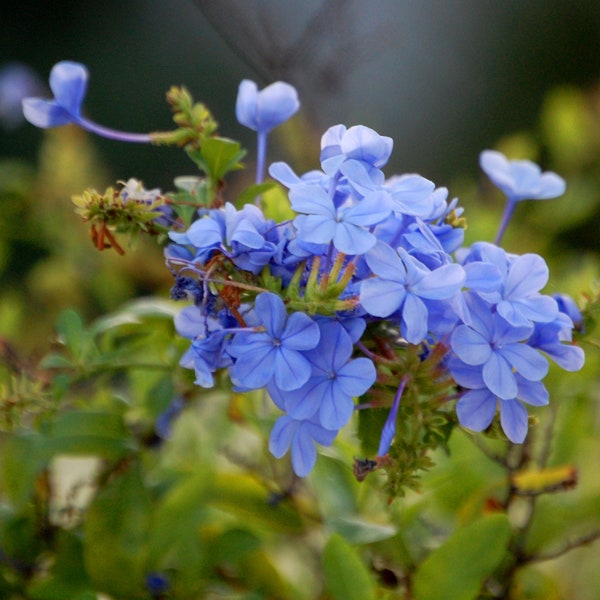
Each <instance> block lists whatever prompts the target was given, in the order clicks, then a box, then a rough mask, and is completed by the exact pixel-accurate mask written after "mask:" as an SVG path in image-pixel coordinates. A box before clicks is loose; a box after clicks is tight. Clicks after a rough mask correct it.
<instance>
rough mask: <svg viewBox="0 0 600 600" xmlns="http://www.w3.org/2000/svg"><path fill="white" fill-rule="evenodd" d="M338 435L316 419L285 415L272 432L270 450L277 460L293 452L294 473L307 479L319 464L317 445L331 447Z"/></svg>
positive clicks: (280, 418)
mask: <svg viewBox="0 0 600 600" xmlns="http://www.w3.org/2000/svg"><path fill="white" fill-rule="evenodd" d="M337 433H338V432H337V431H333V430H330V429H325V428H324V427H322V426H321V425H320V424H319V423H318V422H317V421H315V420H314V419H307V420H302V419H294V418H293V417H290V416H289V415H283V416H281V417H279V419H278V420H277V421H276V423H275V425H274V426H273V429H272V430H271V436H270V438H269V450H270V451H271V454H273V456H274V457H275V458H281V457H282V456H284V455H285V454H286V453H287V452H288V450H291V454H292V467H293V469H294V473H296V475H298V477H306V476H307V475H308V474H309V473H310V472H311V471H312V469H313V467H314V466H315V463H316V462H317V449H316V447H315V443H317V444H321V445H322V446H331V444H332V443H333V440H334V439H335V438H336V435H337Z"/></svg>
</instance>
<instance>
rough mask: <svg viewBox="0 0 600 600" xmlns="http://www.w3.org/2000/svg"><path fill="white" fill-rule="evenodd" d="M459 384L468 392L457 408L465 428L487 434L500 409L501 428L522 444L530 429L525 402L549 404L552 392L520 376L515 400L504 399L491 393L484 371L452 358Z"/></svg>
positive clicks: (455, 376)
mask: <svg viewBox="0 0 600 600" xmlns="http://www.w3.org/2000/svg"><path fill="white" fill-rule="evenodd" d="M448 366H449V369H450V371H451V373H452V376H453V377H454V380H455V381H456V383H458V384H459V385H460V386H462V387H465V388H467V389H468V390H469V391H467V392H465V393H464V394H463V395H462V396H461V398H460V399H459V401H458V402H457V404H456V414H457V416H458V420H459V422H460V424H461V425H462V426H463V427H467V428H468V429H471V430H473V431H483V430H484V429H486V428H487V427H489V425H490V424H491V422H492V421H493V419H494V416H495V414H496V409H497V408H498V407H499V408H500V424H501V426H502V430H503V431H504V433H505V434H506V436H507V437H508V439H509V440H510V441H511V442H514V443H516V444H520V443H522V442H523V441H524V440H525V437H526V436H527V429H528V415H527V410H526V408H525V407H524V406H523V404H522V403H523V402H525V403H526V404H529V405H531V406H545V405H546V404H548V399H549V395H548V391H547V390H546V388H545V387H544V385H543V384H542V383H541V382H539V381H529V380H527V379H525V378H524V377H522V376H521V375H519V374H517V375H516V376H515V380H516V384H517V388H516V393H515V397H514V398H507V399H501V398H498V396H496V394H494V393H493V392H491V391H490V390H489V389H488V387H487V385H486V383H485V381H484V379H483V377H482V373H481V370H480V369H479V368H477V367H476V366H472V365H467V364H465V363H464V362H462V361H460V360H457V359H456V358H452V359H451V360H450V361H449V363H448Z"/></svg>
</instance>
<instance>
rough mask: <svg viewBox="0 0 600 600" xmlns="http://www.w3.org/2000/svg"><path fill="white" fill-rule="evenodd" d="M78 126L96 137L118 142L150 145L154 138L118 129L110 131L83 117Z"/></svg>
mask: <svg viewBox="0 0 600 600" xmlns="http://www.w3.org/2000/svg"><path fill="white" fill-rule="evenodd" d="M77 124H78V125H79V126H80V127H82V128H83V129H86V130H87V131H91V132H92V133H95V134H96V135H99V136H101V137H105V138H108V139H110V140H116V141H118V142H134V143H138V144H149V143H151V141H152V137H151V136H150V134H148V133H129V132H127V131H117V130H116V129H110V128H108V127H103V126H102V125H98V124H97V123H94V122H93V121H89V120H88V119H84V118H83V117H82V118H80V119H79V120H78V121H77Z"/></svg>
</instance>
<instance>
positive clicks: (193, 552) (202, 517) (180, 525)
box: [148, 469, 212, 571]
mask: <svg viewBox="0 0 600 600" xmlns="http://www.w3.org/2000/svg"><path fill="white" fill-rule="evenodd" d="M211 476H212V473H211V472H210V470H209V469H205V470H202V471H199V472H197V473H194V474H192V475H186V476H184V477H183V478H182V480H181V482H177V483H175V484H174V485H173V486H172V487H171V489H170V490H169V492H168V493H167V494H166V495H165V496H164V498H162V499H161V501H160V502H159V504H158V506H157V507H156V509H155V511H154V514H153V516H152V527H151V530H150V537H149V542H148V563H149V565H150V566H151V568H153V569H157V570H161V569H169V568H176V569H177V570H181V571H193V570H196V571H197V570H198V569H199V568H200V566H201V563H202V558H203V552H204V549H203V548H202V547H201V540H200V528H201V526H202V525H203V524H205V523H206V522H207V518H206V513H207V509H206V504H207V497H208V495H209V494H210V479H211Z"/></svg>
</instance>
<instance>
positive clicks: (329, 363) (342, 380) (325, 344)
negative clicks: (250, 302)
mask: <svg viewBox="0 0 600 600" xmlns="http://www.w3.org/2000/svg"><path fill="white" fill-rule="evenodd" d="M319 329H320V331H321V338H320V341H319V344H318V345H317V346H316V348H314V349H313V350H310V351H308V352H306V353H305V356H306V358H307V360H308V361H309V362H310V364H311V368H312V372H311V376H310V378H309V380H308V381H307V382H306V383H305V384H304V385H303V386H302V387H301V388H299V389H297V390H294V391H292V392H279V391H278V390H277V389H276V388H274V386H270V387H269V393H270V395H271V397H272V398H273V401H274V402H275V404H277V406H279V407H280V408H282V410H285V411H286V412H287V413H288V414H289V415H290V416H291V417H293V418H295V419H310V418H313V420H314V421H315V422H318V423H320V424H321V425H322V426H323V427H324V428H325V429H331V430H338V429H341V428H342V427H343V426H344V425H346V423H347V422H348V421H349V419H350V417H351V416H352V413H353V411H354V398H355V397H359V396H362V395H363V394H364V393H365V392H366V391H367V390H368V389H369V388H370V387H371V386H372V385H373V383H375V379H376V377H377V373H376V371H375V366H374V365H373V363H372V361H371V360H370V359H368V358H364V357H360V358H355V359H351V356H352V350H353V346H352V340H351V338H350V335H349V334H348V333H347V332H346V330H345V329H344V327H343V326H342V325H341V324H340V323H339V322H337V321H331V320H323V321H320V322H319ZM315 417H316V418H315Z"/></svg>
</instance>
